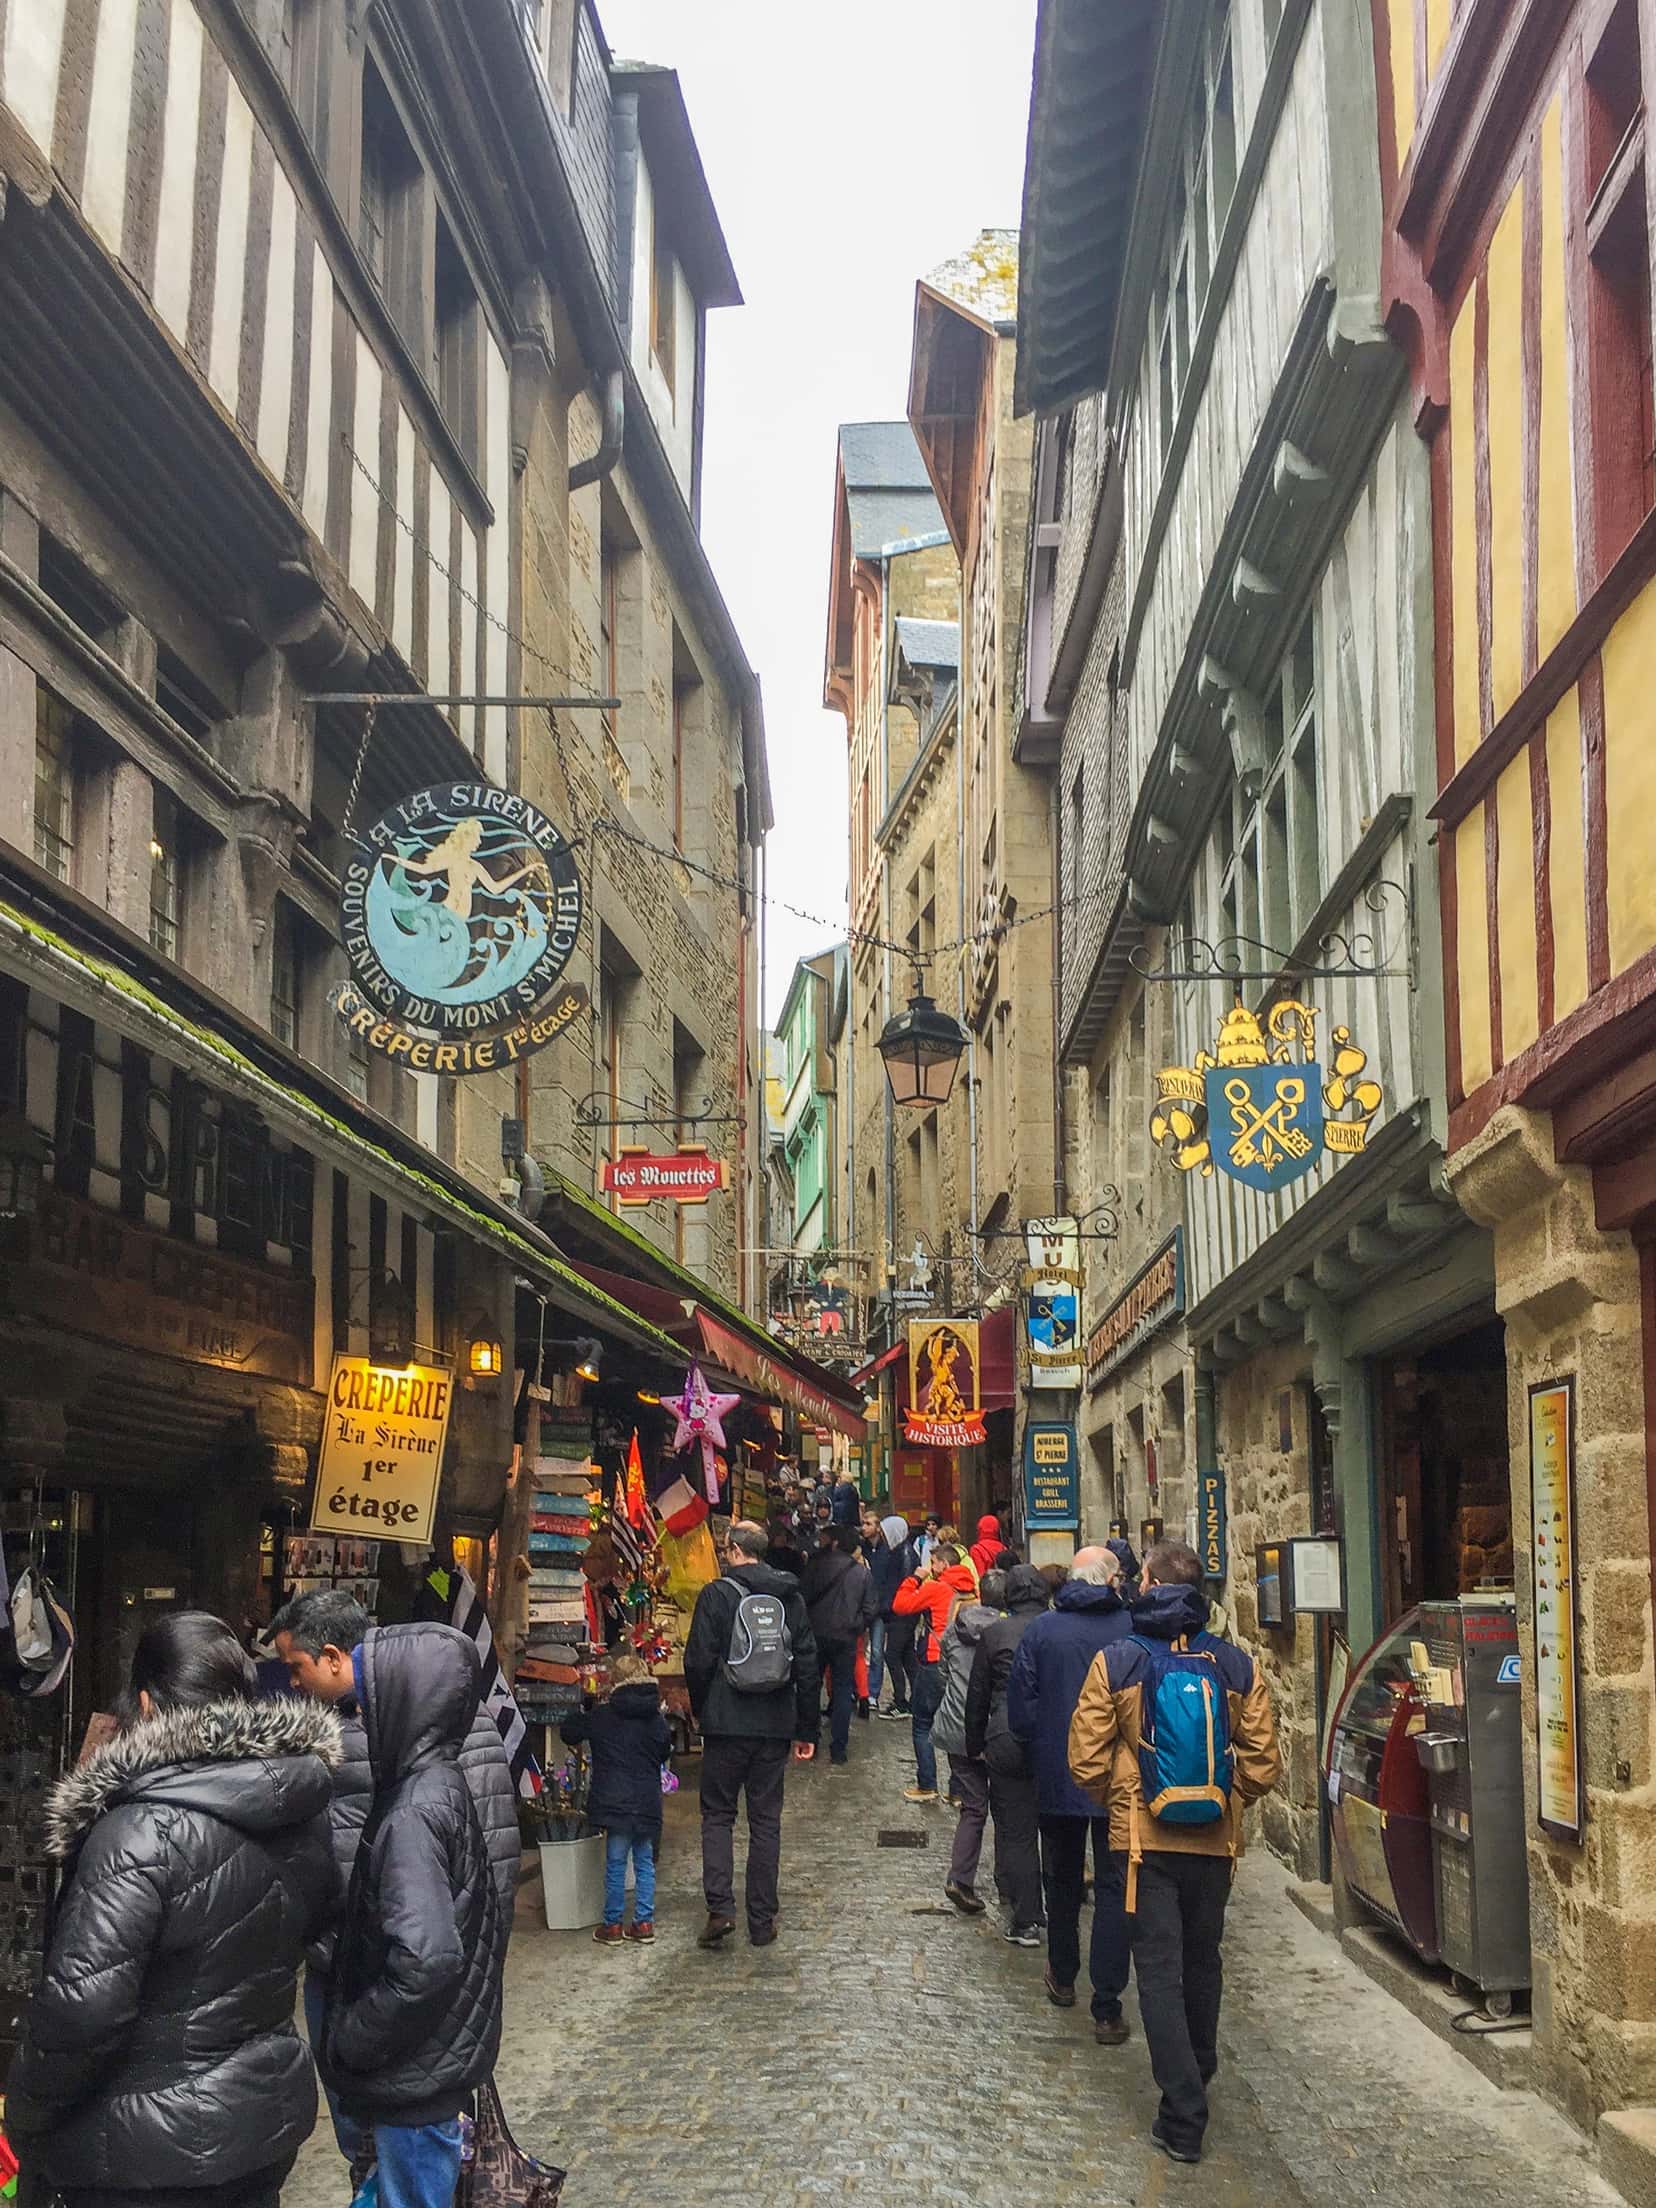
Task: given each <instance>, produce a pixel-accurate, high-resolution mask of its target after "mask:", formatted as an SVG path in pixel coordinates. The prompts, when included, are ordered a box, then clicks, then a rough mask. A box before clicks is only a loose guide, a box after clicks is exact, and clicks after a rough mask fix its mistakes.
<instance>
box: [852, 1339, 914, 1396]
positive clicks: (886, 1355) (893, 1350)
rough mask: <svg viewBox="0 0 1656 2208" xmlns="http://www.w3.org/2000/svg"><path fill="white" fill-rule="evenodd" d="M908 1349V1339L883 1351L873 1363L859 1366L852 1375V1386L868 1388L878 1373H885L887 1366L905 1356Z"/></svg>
mask: <svg viewBox="0 0 1656 2208" xmlns="http://www.w3.org/2000/svg"><path fill="white" fill-rule="evenodd" d="M907 1349H908V1341H907V1339H906V1337H905V1339H904V1340H902V1341H900V1342H893V1343H892V1345H891V1347H890V1348H889V1349H882V1350H881V1352H880V1354H879V1356H878V1357H876V1358H875V1359H874V1360H873V1361H872V1363H870V1364H866V1365H859V1366H858V1367H857V1369H856V1371H855V1372H854V1373H852V1375H851V1385H852V1386H853V1387H854V1388H866V1387H867V1385H868V1383H869V1381H870V1380H872V1379H873V1377H874V1375H875V1374H876V1373H877V1372H884V1370H885V1369H886V1367H887V1365H889V1364H890V1363H891V1362H892V1360H893V1359H894V1358H897V1357H901V1356H903V1355H904V1354H905V1352H906V1351H907Z"/></svg>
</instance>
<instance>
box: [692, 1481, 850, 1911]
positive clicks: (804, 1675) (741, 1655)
mask: <svg viewBox="0 0 1656 2208" xmlns="http://www.w3.org/2000/svg"><path fill="white" fill-rule="evenodd" d="M764 1554H765V1533H764V1528H763V1527H762V1526H756V1525H754V1524H752V1523H751V1522H750V1521H749V1520H747V1519H745V1518H741V1519H738V1520H737V1521H736V1523H735V1524H734V1525H733V1526H732V1527H731V1529H730V1532H729V1534H728V1536H727V1537H726V1542H725V1558H724V1565H725V1568H724V1573H723V1576H722V1577H721V1578H719V1579H716V1580H714V1581H713V1582H712V1583H711V1585H709V1586H706V1587H704V1588H703V1589H702V1591H701V1593H700V1594H699V1595H698V1596H697V1597H696V1607H695V1610H694V1612H693V1613H692V1615H691V1619H690V1631H689V1634H688V1635H687V1637H686V1639H685V1644H684V1680H685V1685H686V1687H687V1688H688V1689H689V1694H690V1709H691V1713H692V1715H693V1716H694V1718H695V1720H696V1724H697V1726H698V1728H699V1729H700V1732H701V1735H702V1775H701V1823H702V1892H703V1897H704V1898H705V1900H706V1903H707V1923H706V1924H705V1925H704V1926H703V1928H702V1931H701V1934H700V1937H699V1939H698V1941H697V1945H698V1946H701V1947H707V1948H716V1947H719V1946H721V1945H722V1944H723V1943H724V1941H725V1940H726V1939H728V1938H729V1936H730V1934H731V1933H732V1932H734V1931H735V1929H736V1871H735V1835H736V1810H737V1806H738V1804H739V1802H740V1801H741V1799H742V1797H743V1795H744V1794H745V1795H746V1798H747V1821H748V1859H747V1894H746V1906H747V1926H748V1938H749V1939H750V1940H751V1941H752V1943H753V1945H754V1946H755V1947H768V1946H769V1945H770V1943H771V1942H772V1941H773V1940H774V1939H775V1938H776V1931H777V1876H778V1871H779V1868H780V1863H781V1856H782V1789H783V1782H784V1779H785V1778H786V1775H787V1766H788V1749H789V1743H790V1742H791V1743H792V1744H793V1754H794V1757H795V1759H796V1760H797V1761H798V1762H800V1763H808V1762H809V1761H810V1759H811V1757H812V1756H813V1755H814V1754H815V1753H816V1739H817V1731H818V1725H819V1710H818V1703H817V1696H818V1694H819V1692H820V1689H821V1673H820V1670H819V1668H818V1664H817V1651H816V1639H815V1636H814V1635H813V1634H812V1632H811V1621H810V1617H809V1615H808V1614H807V1612H806V1609H805V1599H804V1597H803V1596H802V1595H801V1593H800V1591H799V1582H798V1581H797V1580H796V1579H793V1578H792V1577H790V1575H789V1574H788V1573H786V1572H777V1571H772V1570H771V1568H770V1567H769V1566H768V1565H767V1564H766V1563H764V1561H763V1558H764Z"/></svg>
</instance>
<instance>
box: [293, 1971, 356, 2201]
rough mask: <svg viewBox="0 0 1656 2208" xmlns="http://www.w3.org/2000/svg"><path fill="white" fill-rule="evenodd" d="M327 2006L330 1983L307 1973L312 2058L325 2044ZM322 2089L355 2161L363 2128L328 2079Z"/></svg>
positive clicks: (342, 2146)
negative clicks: (348, 2112)
mask: <svg viewBox="0 0 1656 2208" xmlns="http://www.w3.org/2000/svg"><path fill="white" fill-rule="evenodd" d="M327 2006H328V1981H327V1978H326V1977H325V1976H324V1975H323V1973H322V1972H321V1971H319V1970H311V1969H307V1970H306V1972H305V2030H306V2032H307V2033H308V2035H309V2037H310V2043H311V2056H312V2059H313V2060H314V2058H315V2056H316V2051H317V2049H318V2048H319V2047H320V2046H321V2044H322V2017H323V2012H324V2011H325V2010H326V2008H327ZM322 2090H323V2092H324V2093H325V2094H327V2096H328V2114H329V2115H330V2116H331V2117H332V2118H333V2129H334V2140H335V2142H336V2144H337V2145H338V2148H339V2151H340V2153H341V2154H342V2155H343V2156H344V2157H345V2159H346V2161H347V2162H354V2161H355V2160H356V2157H357V2149H358V2148H359V2147H360V2146H361V2144H362V2126H361V2125H360V2124H359V2123H358V2122H357V2120H356V2118H355V2117H354V2116H347V2115H346V2113H345V2111H344V2110H343V2109H342V2108H341V2107H340V2105H339V2103H338V2101H336V2100H335V2099H334V2095H333V2089H332V2087H331V2086H329V2085H328V2083H327V2082H326V2080H324V2081H323V2085H322Z"/></svg>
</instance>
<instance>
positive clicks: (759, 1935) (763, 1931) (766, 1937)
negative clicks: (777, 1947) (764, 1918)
mask: <svg viewBox="0 0 1656 2208" xmlns="http://www.w3.org/2000/svg"><path fill="white" fill-rule="evenodd" d="M776 1933H777V1919H776V1918H775V1917H772V1919H771V1921H770V1922H769V1924H762V1925H761V1926H760V1927H759V1929H758V1931H757V1932H750V1933H749V1934H748V1939H749V1941H750V1942H751V1944H752V1945H753V1946H754V1947H769V1946H770V1944H771V1942H772V1941H773V1940H774V1939H775V1938H776Z"/></svg>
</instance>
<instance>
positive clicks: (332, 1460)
mask: <svg viewBox="0 0 1656 2208" xmlns="http://www.w3.org/2000/svg"><path fill="white" fill-rule="evenodd" d="M453 1402H454V1378H453V1375H452V1374H451V1373H448V1372H443V1371H439V1370H437V1369H436V1368H435V1367H433V1366H431V1365H409V1366H407V1367H404V1368H401V1369H399V1368H397V1367H395V1366H390V1365H375V1364H370V1362H369V1361H368V1359H367V1358H366V1357H345V1356H336V1357H335V1359H334V1361H333V1371H332V1373H331V1375H330V1376H329V1380H328V1407H327V1409H326V1411H325V1412H324V1413H323V1417H322V1452H321V1456H320V1459H319V1461H318V1464H317V1471H316V1500H315V1502H314V1503H313V1504H312V1506H311V1531H312V1532H313V1533H357V1534H363V1533H377V1534H384V1535H386V1536H388V1537H389V1538H390V1539H391V1540H393V1541H429V1540H430V1538H431V1522H432V1518H433V1516H434V1514H435V1510H436V1504H437V1480H438V1475H439V1474H440V1473H441V1471H442V1467H443V1443H444V1440H445V1438H446V1437H447V1434H448V1422H449V1412H450V1410H451V1409H452V1408H453Z"/></svg>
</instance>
